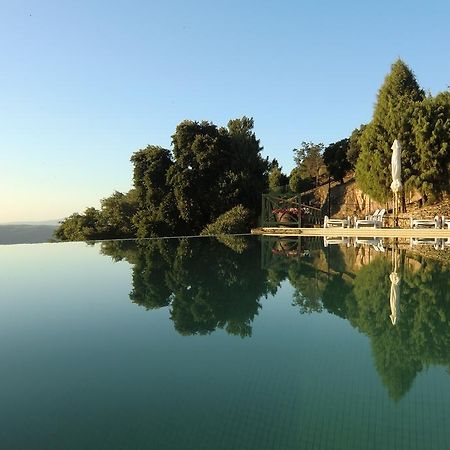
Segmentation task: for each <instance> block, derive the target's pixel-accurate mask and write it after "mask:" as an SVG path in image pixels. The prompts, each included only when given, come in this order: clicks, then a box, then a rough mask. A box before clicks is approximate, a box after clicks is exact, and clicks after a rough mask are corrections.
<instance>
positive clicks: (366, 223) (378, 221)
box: [355, 209, 386, 228]
mask: <svg viewBox="0 0 450 450" xmlns="http://www.w3.org/2000/svg"><path fill="white" fill-rule="evenodd" d="M375 212H376V211H375ZM385 212H386V210H385V209H382V210H381V211H379V212H378V214H376V215H375V214H373V215H372V217H371V218H370V219H358V218H356V217H355V228H361V227H373V228H381V227H382V226H383V216H384V213H385ZM366 217H370V216H366Z"/></svg>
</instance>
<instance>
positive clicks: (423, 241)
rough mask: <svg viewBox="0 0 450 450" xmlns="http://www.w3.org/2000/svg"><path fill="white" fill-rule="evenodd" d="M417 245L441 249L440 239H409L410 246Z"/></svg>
mask: <svg viewBox="0 0 450 450" xmlns="http://www.w3.org/2000/svg"><path fill="white" fill-rule="evenodd" d="M418 245H427V246H432V247H434V248H435V249H436V250H439V249H440V248H441V239H439V238H422V237H420V238H417V237H415V238H414V237H412V238H411V239H410V246H411V248H412V247H415V246H418Z"/></svg>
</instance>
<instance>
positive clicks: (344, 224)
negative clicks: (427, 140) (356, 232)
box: [323, 216, 350, 228]
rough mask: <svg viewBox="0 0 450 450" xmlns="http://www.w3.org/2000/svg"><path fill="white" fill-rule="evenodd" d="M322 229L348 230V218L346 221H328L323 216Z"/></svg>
mask: <svg viewBox="0 0 450 450" xmlns="http://www.w3.org/2000/svg"><path fill="white" fill-rule="evenodd" d="M323 227H324V228H350V217H347V218H346V219H330V218H329V217H328V216H325V217H324V219H323Z"/></svg>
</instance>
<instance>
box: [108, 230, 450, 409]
mask: <svg viewBox="0 0 450 450" xmlns="http://www.w3.org/2000/svg"><path fill="white" fill-rule="evenodd" d="M206 240H208V243H207V244H206V242H205V241H206ZM370 244H371V245H367V246H359V245H358V246H351V247H348V248H347V247H345V246H336V245H334V246H328V247H326V248H324V246H323V240H319V239H309V240H301V239H300V238H286V239H282V240H280V239H273V238H262V239H261V240H260V241H258V240H256V239H254V238H243V237H239V238H234V237H226V238H222V242H219V241H217V240H215V239H211V240H209V238H204V239H190V240H187V239H180V240H178V239H169V240H146V241H142V242H139V243H137V244H136V243H134V242H107V243H102V252H103V253H104V254H105V255H110V256H111V257H113V258H114V259H116V260H120V259H125V260H127V261H128V262H129V263H130V264H132V265H133V290H132V292H131V293H130V298H131V300H132V301H133V302H134V303H136V304H138V305H141V306H143V307H145V308H147V309H154V308H161V307H168V308H170V316H171V319H172V320H173V322H174V325H175V328H176V329H177V330H178V332H179V333H181V334H184V335H185V334H207V333H211V332H213V331H214V330H215V329H217V328H222V329H225V330H226V331H227V332H228V333H230V334H234V335H239V336H241V337H246V336H250V335H251V332H252V322H253V320H254V319H255V316H256V315H257V314H258V311H259V309H260V308H261V298H263V297H265V296H267V295H269V294H272V295H274V294H275V293H276V292H277V290H278V288H279V287H280V286H281V283H282V282H283V281H284V280H288V281H289V282H290V284H291V285H292V287H293V289H294V290H293V297H292V303H293V305H294V306H295V307H296V308H298V310H299V311H300V313H302V314H304V313H312V312H320V311H323V310H325V311H327V312H329V313H331V314H334V315H337V316H339V317H341V318H343V319H346V320H347V321H348V322H349V323H350V324H351V325H352V326H353V327H355V328H356V329H358V330H359V331H360V332H362V333H364V334H365V335H366V336H367V337H368V338H369V339H370V342H371V346H372V352H373V358H374V362H375V367H376V369H377V371H378V373H379V375H380V378H381V380H382V381H383V383H384V385H385V386H386V388H387V390H388V392H389V395H390V396H391V397H392V398H393V399H396V400H398V399H400V398H401V397H402V396H403V395H404V394H405V393H406V392H408V390H409V389H410V387H411V385H412V383H413V381H414V379H415V377H416V375H417V374H418V373H419V372H420V371H422V369H423V368H425V367H427V366H429V365H444V366H447V367H449V368H450V289H449V288H450V286H449V283H450V268H449V266H446V265H444V264H443V263H441V262H439V261H438V260H431V259H425V258H424V257H421V256H417V255H413V254H407V253H406V252H405V251H404V250H402V251H399V252H398V253H397V252H395V261H394V262H393V259H392V257H393V253H392V251H390V250H389V249H386V251H385V252H383V251H380V246H379V245H377V246H376V247H377V248H375V246H374V245H373V243H370ZM383 250H384V248H383ZM400 279H401V283H400ZM400 297H401V304H400ZM400 313H401V320H400V319H399V318H400ZM393 324H394V325H395V326H393Z"/></svg>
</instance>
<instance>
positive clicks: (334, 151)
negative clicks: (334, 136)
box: [323, 139, 351, 183]
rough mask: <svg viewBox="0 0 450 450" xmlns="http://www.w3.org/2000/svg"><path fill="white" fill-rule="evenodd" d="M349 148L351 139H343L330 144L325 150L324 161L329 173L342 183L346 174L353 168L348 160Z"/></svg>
mask: <svg viewBox="0 0 450 450" xmlns="http://www.w3.org/2000/svg"><path fill="white" fill-rule="evenodd" d="M348 148H349V140H348V139H342V140H340V141H338V142H334V143H333V144H330V145H329V146H328V147H327V148H326V149H325V150H324V152H323V162H324V163H325V165H326V166H327V170H328V173H329V174H330V175H331V176H332V177H333V178H334V179H335V180H336V181H340V182H341V183H343V182H344V176H345V174H346V173H347V172H348V171H349V170H350V168H351V165H350V163H349V161H348V160H347V152H348Z"/></svg>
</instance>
